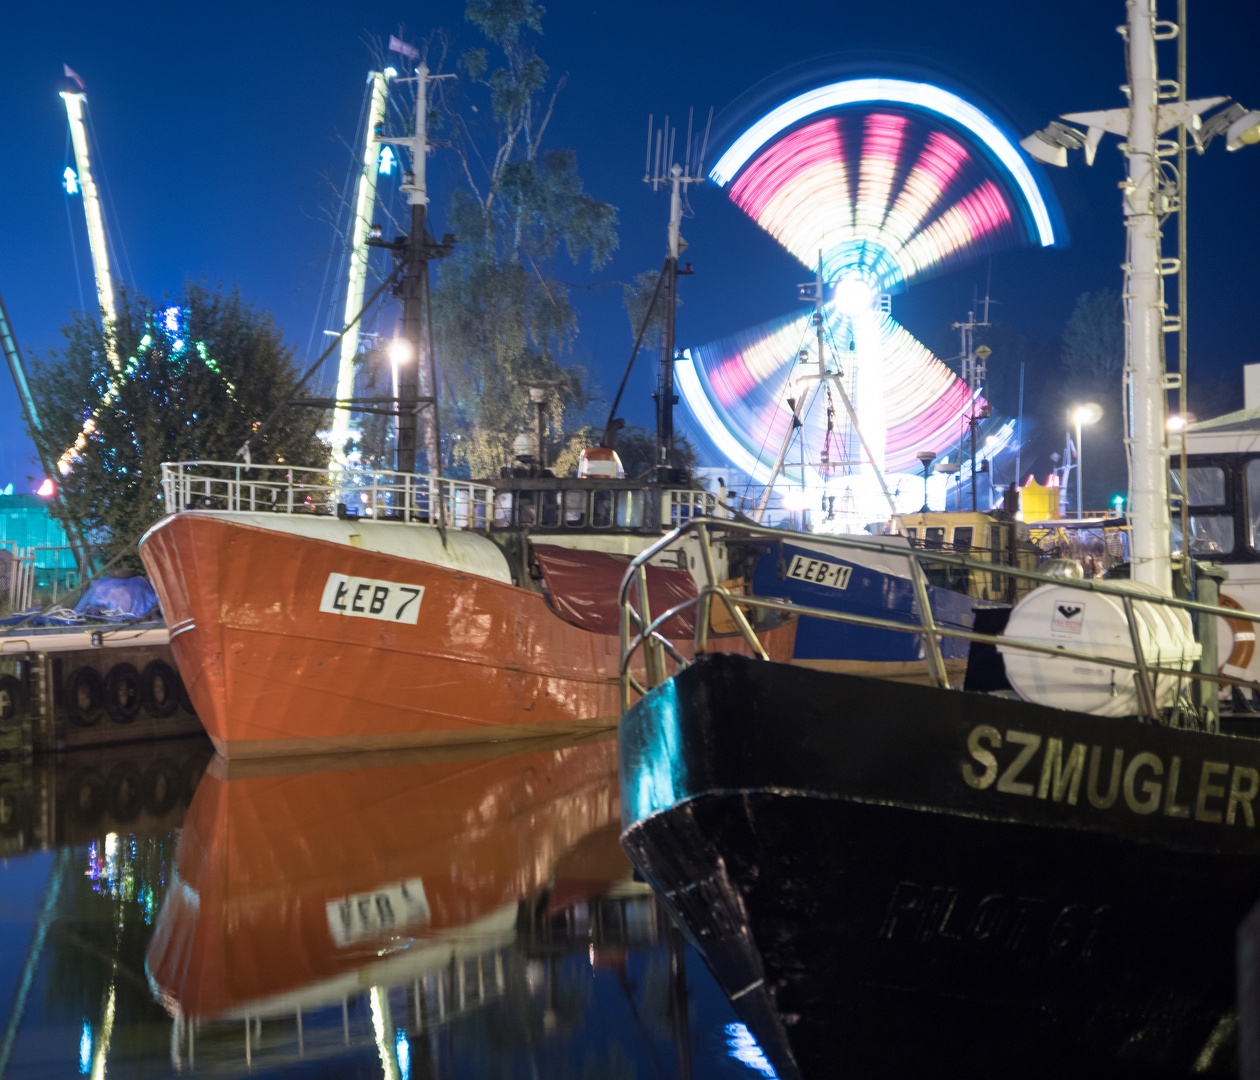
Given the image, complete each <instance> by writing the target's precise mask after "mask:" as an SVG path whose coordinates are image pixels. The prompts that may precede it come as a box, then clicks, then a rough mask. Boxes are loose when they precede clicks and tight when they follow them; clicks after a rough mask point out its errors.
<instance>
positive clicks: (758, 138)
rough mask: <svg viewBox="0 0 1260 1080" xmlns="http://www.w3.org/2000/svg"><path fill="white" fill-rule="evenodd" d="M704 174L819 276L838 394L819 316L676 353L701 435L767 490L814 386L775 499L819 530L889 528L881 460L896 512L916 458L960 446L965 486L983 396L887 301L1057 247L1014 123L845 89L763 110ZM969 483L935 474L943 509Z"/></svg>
mask: <svg viewBox="0 0 1260 1080" xmlns="http://www.w3.org/2000/svg"><path fill="white" fill-rule="evenodd" d="M709 177H710V179H712V180H713V181H714V182H715V183H717V184H718V185H719V186H721V187H722V188H723V189H724V190H725V191H726V192H727V193H728V194H729V196H730V198H731V199H732V200H733V201H734V202H735V204H736V205H737V206H738V207H739V208H740V209H741V210H743V211H744V212H745V213H747V214H748V215H749V217H751V218H752V219H753V220H754V221H756V222H757V224H758V225H760V226H761V227H762V228H763V229H765V230H766V231H767V232H768V233H770V235H771V236H773V237H774V238H775V239H776V240H777V241H778V242H779V243H780V244H782V245H783V246H784V248H786V249H787V250H788V251H789V252H791V253H792V255H794V256H795V257H796V258H797V259H799V260H800V262H801V264H802V265H803V266H804V267H806V268H808V271H809V276H812V277H817V278H818V279H819V280H820V283H821V292H822V303H821V310H822V330H823V332H822V341H823V345H822V351H823V357H824V361H825V363H826V365H827V370H831V371H835V370H839V372H840V373H841V374H840V384H841V385H840V386H837V385H836V384H835V383H834V382H828V381H827V380H820V379H819V378H818V377H817V376H818V374H819V367H818V360H819V358H818V337H819V335H818V333H817V328H816V325H815V322H814V315H815V310H816V309H815V308H812V307H811V308H809V309H805V310H803V311H801V312H800V313H799V314H793V315H787V316H784V317H783V318H781V319H778V320H775V321H773V322H770V323H768V324H765V325H762V326H758V327H755V328H752V329H747V330H742V331H739V332H737V333H734V334H732V335H730V336H729V337H726V338H723V339H721V340H719V341H716V342H713V343H712V344H709V345H705V346H701V347H699V348H692V349H688V350H685V351H684V352H683V353H682V354H680V356H679V359H678V360H677V362H676V364H675V381H676V384H677V386H678V388H679V390H680V394H681V397H682V400H683V402H684V403H685V405H686V407H687V409H688V410H689V412H690V414H691V418H692V421H693V423H692V430H693V431H695V432H696V433H697V434H700V435H701V436H702V440H703V441H707V442H708V443H709V444H710V445H711V446H712V448H713V449H715V450H716V451H717V452H718V453H719V454H720V455H721V457H722V458H724V459H726V460H727V461H729V463H730V464H731V465H732V466H734V467H735V468H736V469H738V470H740V471H741V472H743V473H744V474H746V475H747V476H748V477H750V478H751V479H752V481H753V482H754V484H758V485H764V484H765V483H766V482H767V481H768V480H769V479H770V478H771V475H772V472H773V467H774V463H775V459H776V456H777V455H778V453H779V451H780V449H781V447H782V446H783V445H784V441H785V435H786V433H787V431H788V428H789V425H791V423H792V419H793V407H794V406H793V403H794V402H798V401H800V400H801V394H802V391H803V390H805V387H806V385H807V384H808V385H809V386H811V387H812V390H810V391H808V392H809V394H810V396H809V400H808V405H807V406H806V407H804V409H803V411H802V412H801V415H800V420H801V423H802V426H801V427H800V429H799V434H800V438H799V439H798V440H795V441H793V442H792V443H791V445H790V448H789V452H788V454H787V456H786V460H785V462H784V471H783V473H782V474H781V476H780V479H779V494H780V496H781V499H782V505H783V506H785V507H787V508H791V509H804V508H806V507H808V508H809V509H811V510H813V511H815V512H814V513H812V514H811V518H812V521H811V525H812V527H814V528H817V529H825V530H831V531H848V530H852V529H860V528H861V527H862V526H863V525H865V524H866V523H867V522H870V521H875V520H879V519H884V518H887V517H888V514H889V500H888V498H887V497H886V496H885V495H884V493H883V490H882V487H881V485H880V483H879V482H878V475H877V472H876V467H877V468H878V470H880V471H882V473H883V474H884V477H885V481H886V484H887V487H888V489H889V491H890V492H891V493H892V495H893V501H895V502H896V503H897V506H898V509H899V510H914V509H917V508H918V507H919V506H920V505H921V504H922V502H923V497H924V488H923V471H922V465H921V459H920V457H919V455H920V454H922V453H924V452H930V453H932V454H934V455H937V456H938V460H939V456H940V455H944V454H946V453H947V452H949V451H951V450H953V451H954V455H953V461H954V462H956V463H959V464H960V465H961V467H962V469H963V471H964V477H965V475H966V470H967V469H968V468H969V460H968V457H967V455H963V454H960V453H959V452H958V449H959V446H960V443H961V442H962V441H963V438H964V436H966V435H967V434H968V424H969V421H970V419H971V417H972V416H973V415H979V414H981V413H983V412H987V410H986V409H984V407H983V406H984V399H983V386H982V385H976V386H974V387H970V386H969V385H968V383H966V382H964V381H963V380H962V379H961V378H960V377H959V376H958V375H956V374H955V373H954V372H953V371H951V370H950V369H949V368H948V367H947V366H946V365H945V364H944V363H943V362H942V361H941V360H940V359H938V358H937V357H936V356H934V355H933V354H932V353H931V352H930V351H929V350H928V349H927V348H925V347H924V346H923V345H922V344H921V343H920V342H919V341H918V340H916V339H915V338H914V337H913V336H912V335H911V334H910V333H909V332H908V331H907V330H906V329H905V328H904V327H902V326H901V325H899V324H898V322H897V321H896V319H894V318H893V317H892V314H891V306H892V305H891V301H890V297H891V295H893V294H896V293H899V292H902V291H903V290H905V289H906V288H907V287H908V286H910V285H911V284H912V283H913V282H915V281H916V280H918V279H921V278H923V277H925V276H928V275H931V274H939V273H942V272H945V271H949V270H953V269H956V268H959V267H961V266H964V265H966V264H967V263H969V262H973V261H975V260H976V259H978V258H980V257H983V256H985V255H989V254H991V253H993V252H996V251H1001V250H1004V249H1009V248H1013V247H1018V246H1026V245H1031V246H1050V245H1053V244H1054V243H1055V242H1056V230H1055V226H1054V224H1053V220H1054V216H1055V215H1054V213H1053V212H1052V208H1051V205H1050V203H1049V202H1048V198H1049V196H1048V195H1047V194H1046V192H1044V191H1043V190H1042V189H1041V187H1040V186H1039V184H1038V181H1037V180H1036V179H1035V177H1034V174H1033V170H1032V169H1031V168H1030V166H1029V162H1028V159H1027V158H1026V157H1025V155H1024V153H1023V151H1022V150H1020V149H1019V147H1018V145H1017V143H1016V142H1015V140H1014V139H1013V138H1012V137H1011V136H1010V135H1009V134H1008V133H1007V131H1006V130H1005V129H1004V127H1002V126H1001V125H1000V124H999V123H998V122H997V121H996V120H995V119H994V118H993V117H992V116H990V115H988V114H986V112H984V111H983V110H981V109H980V108H978V107H977V106H975V105H974V104H971V103H970V102H968V101H965V100H964V99H963V98H961V97H959V96H958V95H957V94H955V93H952V92H950V91H948V90H945V89H942V88H941V87H939V86H933V85H930V84H928V83H925V82H915V81H909V80H901V79H877V78H861V79H847V80H843V81H839V82H833V83H830V84H828V85H824V86H819V87H817V88H815V89H812V90H809V91H808V92H805V93H802V94H799V95H797V96H795V97H793V98H791V99H790V100H788V101H785V102H784V103H783V104H781V105H779V106H778V107H776V108H774V109H772V110H771V111H770V112H768V113H766V114H765V115H763V116H761V117H760V118H759V119H757V120H756V121H755V122H754V123H752V124H751V125H750V126H748V127H747V128H746V129H744V130H743V131H742V133H741V134H739V135H738V136H737V137H736V138H735V139H734V140H733V141H732V142H731V143H730V145H729V146H728V147H727V148H726V150H725V152H724V153H723V154H722V156H721V157H720V159H719V160H718V162H717V164H716V165H715V166H714V167H713V169H712V171H711V172H710V173H709ZM960 314H961V313H960ZM811 374H812V375H813V376H814V379H813V380H812V382H811V381H810V379H809V376H810V375H811ZM841 387H842V388H843V390H844V391H845V392H846V393H847V395H848V397H849V399H850V401H851V404H852V407H853V411H854V414H855V415H856V417H857V420H858V427H859V428H860V431H861V434H862V435H863V436H865V443H866V447H865V448H863V446H862V445H861V440H859V438H858V437H857V433H856V432H855V430H854V426H853V423H852V421H851V420H850V417H849V413H848V411H847V409H846V408H845V407H843V402H842V395H841V394H840V389H841ZM1013 439H1014V425H1013V424H1011V423H1010V422H1005V423H1003V422H1001V420H1000V419H999V418H993V419H988V420H986V421H985V430H984V432H983V436H982V438H981V441H980V446H979V449H978V459H983V458H986V457H992V456H993V455H996V454H998V453H1001V452H1002V451H1003V449H1004V448H1009V446H1010V444H1011V442H1012V441H1013ZM958 482H959V477H958V474H957V471H955V472H954V473H953V474H949V473H943V472H935V473H933V474H931V479H930V481H929V501H930V502H931V503H932V505H934V506H941V505H943V504H944V499H945V492H946V487H947V485H951V484H955V485H956V484H958Z"/></svg>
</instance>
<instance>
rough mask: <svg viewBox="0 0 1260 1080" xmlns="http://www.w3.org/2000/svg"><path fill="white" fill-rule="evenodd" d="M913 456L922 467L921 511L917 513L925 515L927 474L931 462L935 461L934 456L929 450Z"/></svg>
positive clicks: (926, 506)
mask: <svg viewBox="0 0 1260 1080" xmlns="http://www.w3.org/2000/svg"><path fill="white" fill-rule="evenodd" d="M914 456H915V457H917V458H918V459H919V461H920V462H921V463H922V465H923V509H922V510H920V511H919V513H920V514H926V513H927V512H928V492H927V485H928V473H929V472H931V471H932V462H933V461H935V460H936V455H935V454H934V453H932V451H931V450H920V451H919V452H918V453H917V454H915V455H914Z"/></svg>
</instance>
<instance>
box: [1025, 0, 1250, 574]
mask: <svg viewBox="0 0 1260 1080" xmlns="http://www.w3.org/2000/svg"><path fill="white" fill-rule="evenodd" d="M1126 7H1127V15H1126V19H1125V25H1124V26H1122V27H1120V28H1119V29H1120V33H1121V34H1122V35H1123V36H1124V38H1125V49H1126V55H1127V59H1128V73H1129V85H1128V86H1125V87H1123V88H1122V89H1123V90H1124V91H1125V93H1126V94H1127V95H1128V97H1129V106H1128V107H1127V108H1119V109H1104V110H1099V111H1096V112H1081V113H1065V114H1064V115H1063V117H1062V119H1064V120H1068V121H1071V122H1073V123H1077V124H1083V125H1085V127H1086V130H1085V131H1080V130H1079V129H1077V128H1073V127H1069V126H1068V125H1066V124H1061V123H1059V122H1058V121H1053V122H1052V123H1051V124H1050V126H1049V127H1047V128H1045V129H1043V130H1041V131H1036V132H1034V133H1033V134H1032V135H1029V136H1028V137H1027V138H1025V139H1022V140H1020V146H1022V147H1023V148H1024V149H1025V150H1027V151H1028V152H1029V153H1030V154H1031V155H1032V156H1033V157H1034V158H1035V159H1036V160H1038V161H1041V162H1044V163H1045V164H1047V165H1057V166H1066V165H1067V163H1068V157H1067V154H1068V151H1069V150H1083V151H1084V153H1085V164H1086V165H1092V164H1093V163H1094V155H1095V152H1096V151H1097V148H1098V144H1099V142H1100V141H1101V140H1102V137H1103V135H1104V134H1105V133H1106V132H1111V133H1112V134H1116V135H1122V136H1126V140H1125V142H1123V143H1122V144H1121V151H1122V152H1123V153H1124V155H1125V158H1126V159H1127V162H1128V176H1127V178H1126V180H1125V182H1124V183H1123V184H1122V185H1121V187H1122V189H1123V191H1124V200H1123V205H1124V216H1125V226H1126V228H1125V232H1126V233H1127V240H1126V255H1127V259H1126V261H1125V263H1124V265H1123V269H1124V289H1123V291H1122V295H1123V297H1124V326H1125V340H1124V374H1125V387H1124V389H1125V404H1126V406H1127V415H1128V425H1127V429H1126V436H1125V444H1126V447H1127V450H1128V457H1129V512H1128V517H1129V532H1130V536H1129V560H1130V565H1131V571H1130V573H1131V575H1132V577H1133V579H1134V580H1135V581H1141V582H1144V583H1146V584H1148V585H1153V586H1154V587H1155V588H1157V589H1159V590H1160V591H1161V592H1162V593H1164V594H1165V595H1171V593H1172V523H1171V515H1170V512H1169V507H1168V502H1169V500H1168V464H1169V452H1168V443H1167V436H1166V431H1167V418H1166V412H1167V404H1168V402H1167V398H1166V394H1167V393H1168V391H1170V390H1178V391H1181V390H1182V387H1183V385H1184V377H1183V371H1182V369H1184V363H1185V362H1184V360H1182V361H1181V362H1180V363H1179V364H1178V370H1176V371H1167V370H1166V369H1165V362H1164V348H1163V335H1164V334H1165V333H1176V332H1178V331H1180V332H1182V333H1184V324H1183V323H1182V317H1181V314H1178V315H1174V316H1167V315H1165V313H1164V282H1163V279H1164V277H1166V276H1167V275H1169V274H1177V273H1184V265H1183V263H1182V260H1181V259H1165V258H1163V257H1162V252H1161V235H1160V227H1159V226H1160V216H1161V215H1164V214H1169V213H1173V212H1178V211H1181V209H1182V207H1181V197H1182V192H1181V190H1180V181H1179V180H1178V179H1177V178H1175V177H1173V176H1169V175H1166V174H1165V172H1164V169H1163V167H1162V165H1161V163H1160V159H1161V158H1164V157H1172V156H1173V155H1175V154H1177V153H1178V147H1179V144H1180V141H1181V139H1182V138H1183V137H1184V134H1185V131H1186V125H1187V124H1190V125H1191V127H1190V134H1191V136H1192V137H1193V139H1194V144H1195V148H1196V149H1197V150H1199V151H1200V152H1202V151H1203V150H1204V149H1205V148H1206V147H1207V145H1208V143H1209V142H1211V141H1212V140H1213V139H1214V138H1215V137H1216V136H1217V135H1223V136H1225V139H1226V144H1225V148H1226V149H1227V150H1237V149H1238V148H1239V147H1241V146H1243V145H1246V144H1249V143H1253V142H1256V141H1257V138H1258V136H1260V112H1255V111H1253V112H1248V111H1247V110H1246V109H1245V108H1243V107H1242V106H1241V105H1239V104H1237V103H1234V104H1232V105H1229V106H1228V107H1227V108H1224V109H1222V110H1220V111H1219V112H1217V113H1215V114H1214V115H1212V116H1210V117H1209V118H1208V119H1206V120H1200V119H1199V116H1200V114H1202V113H1204V112H1206V111H1207V110H1209V109H1212V108H1214V107H1216V106H1217V105H1221V104H1222V103H1224V102H1226V101H1228V100H1229V99H1228V98H1226V97H1209V98H1194V99H1191V100H1187V99H1186V97H1185V92H1184V91H1185V87H1184V86H1183V85H1181V84H1182V83H1184V82H1185V77H1184V75H1185V72H1184V61H1183V60H1182V58H1181V57H1180V56H1179V64H1178V78H1177V79H1167V80H1161V79H1160V78H1159V73H1158V69H1157V66H1156V57H1155V43H1156V42H1158V41H1171V40H1172V39H1174V38H1176V37H1177V36H1178V33H1179V29H1180V28H1179V25H1178V23H1176V22H1167V21H1164V20H1161V19H1158V18H1157V17H1156V13H1155V0H1127V4H1126ZM1181 14H1182V15H1183V16H1184V10H1182V11H1181ZM1161 99H1162V100H1163V101H1164V102H1165V103H1164V104H1163V105H1161V104H1160V101H1161ZM1176 127H1180V128H1181V129H1182V135H1179V136H1178V139H1177V140H1173V139H1164V138H1161V137H1160V136H1161V135H1162V134H1163V133H1165V132H1168V131H1171V130H1172V129H1173V128H1176ZM1181 254H1182V256H1183V257H1184V254H1185V249H1184V244H1182V247H1181ZM1183 495H1184V493H1183ZM1182 547H1183V549H1185V551H1184V552H1183V557H1188V554H1189V537H1188V536H1184V535H1183V537H1182Z"/></svg>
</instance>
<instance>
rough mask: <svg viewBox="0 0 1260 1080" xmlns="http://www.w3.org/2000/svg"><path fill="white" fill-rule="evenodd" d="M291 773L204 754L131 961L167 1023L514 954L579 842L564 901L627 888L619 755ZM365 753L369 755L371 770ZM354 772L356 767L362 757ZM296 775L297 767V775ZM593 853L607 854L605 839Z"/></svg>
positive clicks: (310, 1001)
mask: <svg viewBox="0 0 1260 1080" xmlns="http://www.w3.org/2000/svg"><path fill="white" fill-rule="evenodd" d="M547 743H548V747H549V748H548V749H546V750H541V751H531V752H528V753H525V754H521V753H516V754H513V755H508V754H507V753H506V752H505V751H504V750H503V749H502V748H495V747H489V746H483V747H467V746H466V747H461V748H440V749H429V750H414V751H407V752H405V753H404V754H403V755H402V757H401V759H400V757H399V756H398V755H397V754H391V755H389V756H388V757H385V756H379V757H378V756H375V755H366V756H363V757H356V758H355V759H353V761H352V762H351V763H350V764H352V765H353V766H354V767H347V761H346V759H345V758H344V757H341V758H338V759H329V758H316V759H310V758H307V759H303V760H301V761H300V762H292V761H289V762H243V763H242V762H233V763H227V762H224V761H223V760H222V759H216V760H215V761H213V762H212V763H211V766H210V768H209V769H208V770H207V772H206V775H205V776H204V777H203V778H202V780H201V783H200V784H199V785H198V787H197V791H196V794H195V796H194V798H193V802H192V805H191V806H190V807H189V810H188V813H187V816H186V818H185V821H184V828H183V831H182V833H181V835H180V841H179V847H178V849H177V851H176V854H175V868H174V875H173V879H172V883H171V887H170V889H169V891H168V892H167V896H166V900H165V903H164V904H163V907H162V910H161V912H160V913H159V915H158V919H157V925H156V928H155V931H154V935H153V938H152V940H151V942H150V944H149V947H148V951H147V954H146V961H145V967H146V970H147V972H148V976H149V980H150V983H151V984H152V985H153V987H154V989H155V991H156V992H157V994H158V996H159V999H160V1000H161V1001H162V1002H163V1004H164V1005H165V1006H166V1008H167V1009H168V1010H169V1011H170V1012H171V1013H172V1015H176V1016H180V1017H182V1018H184V1019H196V1020H215V1019H228V1018H233V1017H241V1016H251V1017H258V1016H287V1017H290V1018H291V1017H292V1016H293V1014H294V1012H295V1010H311V1009H318V1008H320V1007H322V1006H325V1005H328V1004H331V1003H335V1002H337V1001H339V1000H344V999H345V998H346V997H347V996H353V995H356V994H359V993H361V992H362V991H363V989H364V988H365V987H369V986H371V987H384V988H388V987H391V986H399V985H404V984H410V983H412V982H413V981H414V980H417V979H423V978H425V977H426V976H427V975H429V974H430V973H433V972H440V971H442V970H443V969H445V968H449V966H450V965H451V963H452V961H453V960H454V959H458V958H460V957H476V956H479V955H486V954H492V953H494V952H495V951H498V950H502V949H504V948H507V947H508V946H510V945H512V944H513V943H514V942H515V941H516V939H517V935H518V932H519V920H518V908H519V906H520V903H521V901H523V900H525V899H526V898H527V897H530V896H534V895H544V894H545V893H546V890H548V888H549V887H550V886H551V885H552V882H553V875H554V874H555V873H556V868H557V867H558V866H560V865H561V864H562V863H563V862H564V861H565V860H564V856H565V854H566V852H569V851H571V850H573V849H575V848H576V849H578V850H581V849H582V845H580V842H581V841H582V840H583V839H584V838H587V837H590V836H592V835H593V834H598V835H600V836H608V837H611V839H610V840H609V842H608V843H609V844H610V845H611V847H612V849H613V851H612V852H611V853H606V854H604V855H602V856H595V857H592V856H591V855H589V854H588V855H586V856H585V857H584V858H583V859H581V860H580V863H581V867H580V869H579V870H578V873H580V874H581V875H582V877H583V880H582V881H581V882H580V883H574V882H569V883H568V884H567V885H566V886H565V893H566V896H568V897H569V902H571V903H572V902H577V901H579V900H581V899H584V898H588V897H593V896H598V895H600V894H601V893H602V892H604V891H607V890H608V889H609V888H611V887H612V885H613V884H615V882H613V881H612V880H608V879H605V880H599V881H596V880H592V879H591V876H592V867H595V869H594V871H593V873H594V874H595V875H599V874H612V875H616V876H619V877H624V878H625V879H629V877H630V874H631V869H630V866H629V863H628V862H626V861H624V857H623V856H621V855H620V854H619V852H618V851H617V849H616V833H615V831H613V832H608V831H607V827H608V826H610V825H611V826H613V828H614V830H615V827H616V822H617V821H618V814H619V804H618V796H617V744H616V740H615V739H613V738H611V737H610V736H591V737H586V738H584V739H581V740H577V741H574V740H568V741H567V744H566V742H565V741H564V740H547ZM373 759H375V760H373ZM365 762H366V764H365ZM298 768H300V769H303V770H310V771H304V772H301V773H296V772H294V770H295V769H298ZM605 846H608V845H605Z"/></svg>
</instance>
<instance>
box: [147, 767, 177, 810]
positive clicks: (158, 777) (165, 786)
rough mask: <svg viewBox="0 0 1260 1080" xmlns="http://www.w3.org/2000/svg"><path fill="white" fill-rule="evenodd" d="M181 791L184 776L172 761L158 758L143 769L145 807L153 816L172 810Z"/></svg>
mask: <svg viewBox="0 0 1260 1080" xmlns="http://www.w3.org/2000/svg"><path fill="white" fill-rule="evenodd" d="M183 793H184V777H183V774H182V773H181V772H180V770H179V768H178V766H176V765H175V763H174V762H172V761H166V760H165V759H159V760H158V761H155V762H153V764H151V765H150V766H149V767H148V768H147V769H145V770H144V799H145V808H146V809H147V810H148V811H149V813H150V814H152V815H153V816H154V817H158V818H160V817H165V816H166V815H167V814H169V813H170V812H171V811H172V810H174V809H175V804H176V803H178V802H179V799H180V796H181V795H183Z"/></svg>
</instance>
